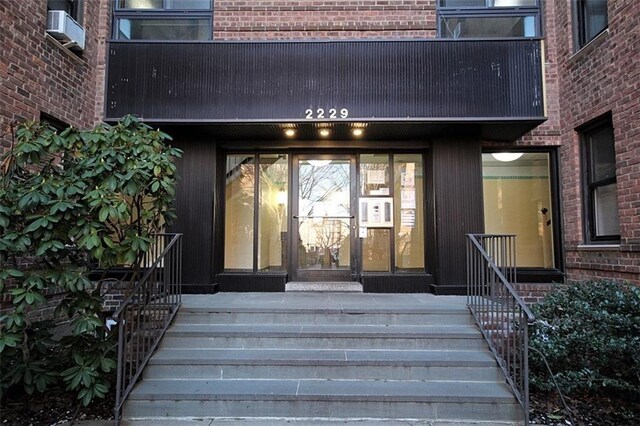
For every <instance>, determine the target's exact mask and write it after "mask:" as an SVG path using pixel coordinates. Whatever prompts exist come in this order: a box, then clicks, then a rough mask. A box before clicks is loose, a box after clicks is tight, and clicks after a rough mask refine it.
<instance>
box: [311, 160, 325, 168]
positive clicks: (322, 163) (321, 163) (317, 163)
mask: <svg viewBox="0 0 640 426" xmlns="http://www.w3.org/2000/svg"><path fill="white" fill-rule="evenodd" d="M307 162H308V163H309V164H311V165H312V166H313V167H324V166H326V165H329V164H331V160H307Z"/></svg>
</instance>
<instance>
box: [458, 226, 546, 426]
mask: <svg viewBox="0 0 640 426" xmlns="http://www.w3.org/2000/svg"><path fill="white" fill-rule="evenodd" d="M512 283H513V284H515V283H516V237H515V235H487V234H467V306H468V307H469V309H470V311H471V313H472V314H473V316H474V318H475V320H476V322H477V324H478V326H479V327H480V331H481V332H482V335H483V336H484V338H485V339H486V340H487V342H488V343H489V348H490V349H491V352H492V353H493V354H494V356H495V357H496V360H497V361H498V365H499V366H500V368H501V369H502V371H503V373H504V375H505V378H506V381H507V383H508V384H509V386H511V388H512V389H513V392H514V394H515V396H516V398H517V400H518V402H519V403H520V405H521V406H522V410H523V412H524V418H525V425H528V424H529V329H528V326H529V325H531V324H533V323H534V322H535V315H534V314H533V312H531V309H529V307H528V306H527V304H526V303H525V302H524V300H522V298H521V297H520V296H519V295H518V293H517V292H516V290H515V288H514V287H513V285H512Z"/></svg>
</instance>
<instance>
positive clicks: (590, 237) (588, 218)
mask: <svg viewBox="0 0 640 426" xmlns="http://www.w3.org/2000/svg"><path fill="white" fill-rule="evenodd" d="M602 130H609V131H610V132H611V141H612V142H611V143H612V145H613V146H612V147H611V148H612V149H613V154H614V167H615V137H614V129H613V120H612V117H611V114H610V113H607V114H605V115H604V116H602V117H599V118H596V119H595V120H592V121H590V122H589V123H587V124H585V125H584V126H581V127H579V128H578V129H576V131H577V132H578V133H579V135H580V148H581V151H582V185H581V187H582V196H583V203H582V204H583V216H584V220H583V228H584V240H585V243H587V244H619V243H620V229H619V228H618V234H615V235H598V233H597V229H596V203H595V196H594V194H595V190H596V189H597V188H600V187H604V186H608V185H611V184H617V182H618V176H617V169H615V170H614V175H613V176H612V177H607V178H604V179H600V180H596V179H595V177H594V176H592V175H593V162H592V148H591V143H592V139H591V138H592V137H593V135H594V134H596V133H598V132H600V131H602ZM616 187H617V185H616ZM616 214H617V215H618V223H619V220H620V209H619V206H618V204H617V190H616Z"/></svg>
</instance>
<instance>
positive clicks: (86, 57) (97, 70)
mask: <svg viewBox="0 0 640 426" xmlns="http://www.w3.org/2000/svg"><path fill="white" fill-rule="evenodd" d="M108 10H109V1H108V0H92V1H88V2H85V13H84V22H83V26H84V28H85V32H86V47H85V51H84V52H83V53H82V55H81V56H80V57H78V56H75V55H74V54H72V53H70V52H69V51H68V50H67V49H65V48H64V47H62V46H61V45H60V44H59V43H57V42H56V41H54V40H52V38H51V37H48V36H46V35H45V34H46V32H45V29H46V21H47V2H46V1H44V0H22V1H0V22H1V23H2V25H0V40H1V41H2V43H1V44H0V46H1V47H0V58H2V60H1V62H0V134H3V136H2V137H0V152H2V151H4V150H5V149H6V147H7V146H8V144H9V140H10V138H9V135H8V132H9V126H10V124H11V123H12V122H14V121H23V120H33V119H39V118H40V114H41V113H46V114H48V115H51V116H53V117H55V118H57V119H59V120H61V121H63V122H65V123H68V124H71V125H74V126H78V127H89V126H93V125H94V123H95V122H96V121H98V120H99V119H100V118H101V116H102V106H101V100H102V97H101V96H99V97H98V100H99V102H100V104H99V105H97V104H96V90H97V89H98V91H99V93H100V94H101V93H102V91H103V90H102V87H103V85H104V71H103V70H104V57H105V43H104V38H105V34H106V32H105V31H106V29H107V28H108V25H109V24H108Z"/></svg>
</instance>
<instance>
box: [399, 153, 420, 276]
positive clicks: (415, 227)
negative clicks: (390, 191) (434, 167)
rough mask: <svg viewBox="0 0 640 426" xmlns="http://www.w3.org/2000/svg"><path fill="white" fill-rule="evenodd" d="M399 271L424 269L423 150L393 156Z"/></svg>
mask: <svg viewBox="0 0 640 426" xmlns="http://www.w3.org/2000/svg"><path fill="white" fill-rule="evenodd" d="M393 177H394V216H395V217H394V225H395V236H394V237H395V257H396V260H395V263H396V271H398V272H402V271H405V272H409V271H420V272H422V271H424V266H425V265H424V173H423V167H422V155H421V154H397V155H394V156H393Z"/></svg>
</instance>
